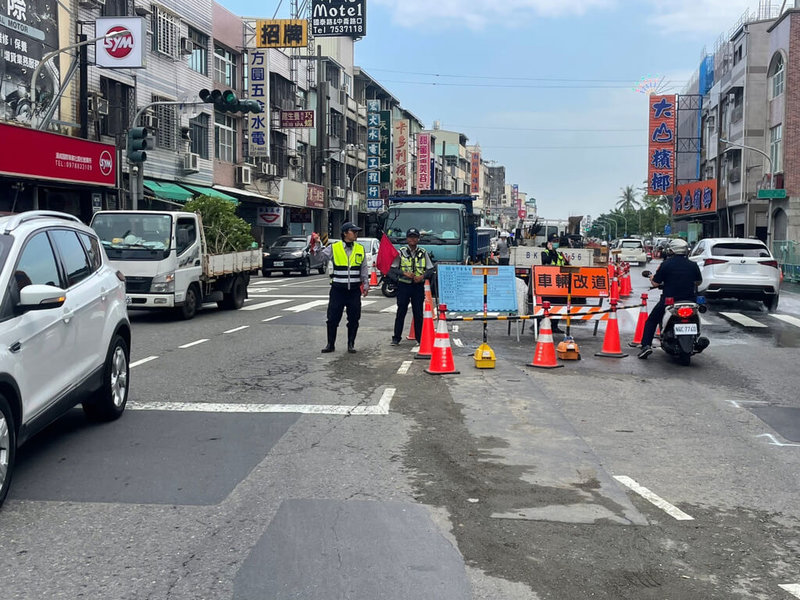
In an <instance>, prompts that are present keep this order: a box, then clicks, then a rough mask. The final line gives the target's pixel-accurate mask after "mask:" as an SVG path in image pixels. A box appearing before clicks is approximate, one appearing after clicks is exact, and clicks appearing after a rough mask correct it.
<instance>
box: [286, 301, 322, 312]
mask: <svg viewBox="0 0 800 600" xmlns="http://www.w3.org/2000/svg"><path fill="white" fill-rule="evenodd" d="M327 303H328V301H327V300H313V301H311V302H306V303H305V304H298V305H297V306H290V307H289V308H284V309H283V310H290V311H292V312H303V311H306V310H311V309H312V308H316V307H317V306H323V305H325V304H327Z"/></svg>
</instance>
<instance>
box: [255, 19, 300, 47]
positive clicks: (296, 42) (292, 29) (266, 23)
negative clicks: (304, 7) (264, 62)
mask: <svg viewBox="0 0 800 600" xmlns="http://www.w3.org/2000/svg"><path fill="white" fill-rule="evenodd" d="M307 45H308V21H306V20H305V19H269V20H262V19H258V20H256V48H305V47H306V46H307Z"/></svg>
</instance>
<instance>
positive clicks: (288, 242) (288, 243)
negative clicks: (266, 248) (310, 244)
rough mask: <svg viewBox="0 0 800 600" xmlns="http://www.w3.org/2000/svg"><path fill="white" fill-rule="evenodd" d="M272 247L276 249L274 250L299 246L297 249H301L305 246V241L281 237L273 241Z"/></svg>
mask: <svg viewBox="0 0 800 600" xmlns="http://www.w3.org/2000/svg"><path fill="white" fill-rule="evenodd" d="M272 247H273V248H274V249H276V250H280V249H283V248H299V249H303V248H305V247H306V241H305V240H293V239H290V238H283V239H279V240H276V241H275V243H274V244H272Z"/></svg>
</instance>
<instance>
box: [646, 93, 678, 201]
mask: <svg viewBox="0 0 800 600" xmlns="http://www.w3.org/2000/svg"><path fill="white" fill-rule="evenodd" d="M648 108H649V114H650V128H649V132H650V136H649V138H648V155H647V194H648V195H650V196H671V195H672V194H674V193H675V162H676V161H675V138H676V137H677V130H676V127H675V123H676V121H677V105H676V103H675V96H674V95H669V96H650V97H649V98H648Z"/></svg>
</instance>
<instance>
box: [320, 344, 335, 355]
mask: <svg viewBox="0 0 800 600" xmlns="http://www.w3.org/2000/svg"><path fill="white" fill-rule="evenodd" d="M334 350H336V348H334V347H333V346H331V345H330V344H328V345H327V346H325V347H324V348H323V349H322V350H320V352H322V353H323V354H327V353H328V352H333V351H334Z"/></svg>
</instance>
